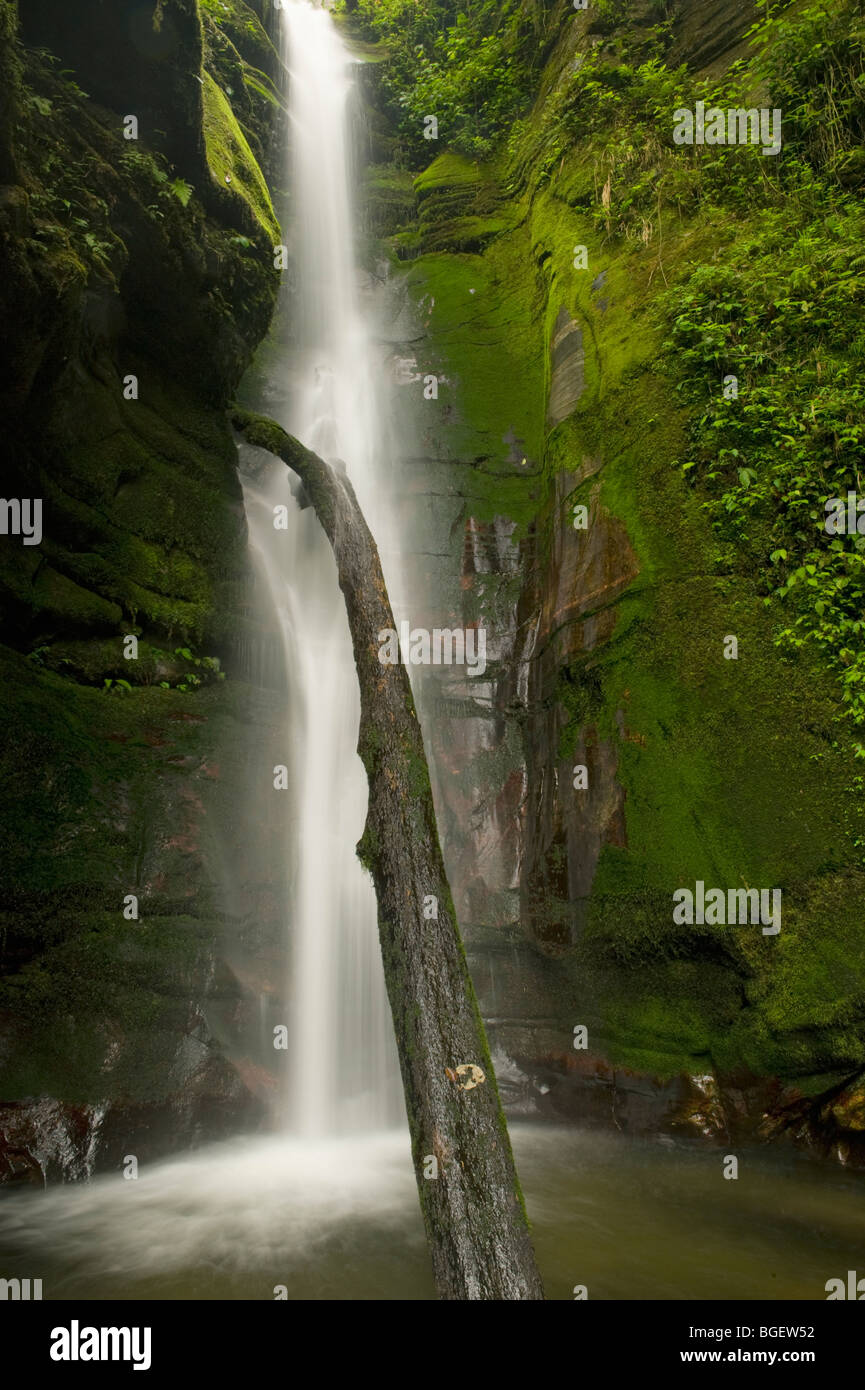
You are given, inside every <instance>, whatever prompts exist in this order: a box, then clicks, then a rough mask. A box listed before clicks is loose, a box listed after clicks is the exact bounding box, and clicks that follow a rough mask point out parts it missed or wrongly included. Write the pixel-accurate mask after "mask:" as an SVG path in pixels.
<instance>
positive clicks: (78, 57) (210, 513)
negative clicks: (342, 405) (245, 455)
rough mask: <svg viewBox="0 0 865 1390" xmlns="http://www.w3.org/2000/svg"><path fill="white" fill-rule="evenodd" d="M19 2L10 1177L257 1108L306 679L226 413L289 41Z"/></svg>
mask: <svg viewBox="0 0 865 1390" xmlns="http://www.w3.org/2000/svg"><path fill="white" fill-rule="evenodd" d="M21 10H22V26H23V27H22V30H21V32H20V34H17V35H16V29H15V23H14V12H15V7H14V6H13V5H11V4H9V3H8V0H4V3H3V5H2V10H0V17H2V25H0V32H2V37H3V43H4V46H3V50H2V55H0V62H2V68H3V72H4V74H6V75H7V76H8V77H9V79H10V81H9V83H8V84H7V85H5V90H4V101H6V102H7V103H8V107H9V111H10V115H11V124H10V127H9V129H11V133H12V139H11V142H10V144H9V145H8V146H7V147H6V149H5V152H4V153H3V154H2V160H0V162H2V166H3V167H2V177H3V178H4V179H5V180H7V186H6V187H5V188H4V189H3V190H2V194H0V255H2V259H3V273H2V290H0V296H2V312H3V318H4V322H5V323H6V325H7V343H8V346H9V349H10V363H11V366H10V368H9V369H7V370H6V371H5V372H4V373H3V382H2V395H3V400H2V410H3V422H4V429H5V433H6V442H7V445H8V446H10V458H11V465H10V468H9V470H8V472H7V477H6V479H5V491H6V495H7V496H14V497H18V498H34V497H38V498H40V499H41V500H42V524H43V532H44V534H43V538H42V543H41V545H38V546H34V547H24V546H22V545H21V540H20V538H19V537H16V536H4V537H3V538H2V544H0V639H2V646H0V666H2V674H3V686H4V701H3V716H2V718H3V736H2V778H0V781H2V803H3V804H2V821H3V836H2V840H3V845H4V848H3V855H2V878H3V882H4V887H5V890H6V892H5V895H4V907H3V916H2V922H0V967H2V979H0V1075H2V1083H0V1181H4V1180H15V1181H18V1180H22V1179H23V1180H25V1181H29V1180H31V1178H34V1177H36V1178H39V1180H42V1178H45V1179H48V1180H52V1179H55V1178H57V1177H58V1176H61V1175H63V1176H66V1177H72V1176H77V1175H81V1174H82V1173H83V1172H84V1171H86V1170H89V1169H90V1168H92V1167H94V1166H95V1167H96V1168H99V1167H101V1166H114V1165H116V1164H117V1163H119V1162H120V1161H121V1159H122V1157H123V1154H124V1153H129V1152H133V1153H136V1154H137V1156H138V1157H139V1158H140V1159H147V1158H151V1157H155V1156H158V1155H159V1154H160V1153H163V1152H166V1151H168V1150H170V1149H173V1148H181V1147H185V1146H188V1145H189V1144H190V1143H194V1142H196V1141H197V1140H198V1139H200V1138H202V1137H205V1136H207V1135H208V1134H212V1133H215V1132H219V1133H221V1132H224V1131H225V1129H226V1128H239V1127H248V1126H250V1125H252V1124H257V1123H260V1122H261V1121H262V1118H263V1117H264V1116H265V1115H266V1114H267V1112H268V1106H269V1100H270V1097H271V1095H272V1091H273V1086H274V1082H273V1078H272V1077H271V1076H270V1075H269V1073H268V1071H267V1069H266V1063H267V1055H266V1053H265V1052H264V1051H263V1050H262V1049H263V1042H262V1020H264V1021H265V1022H266V1021H267V1019H268V1017H269V1015H268V1009H269V1007H270V1001H272V1000H273V999H274V998H275V995H276V992H275V990H274V986H273V983H272V982H273V980H274V979H280V978H281V975H282V966H281V963H280V962H279V961H278V959H277V956H278V946H277V942H276V930H277V929H276V925H275V924H276V920H277V916H278V913H277V908H276V901H277V899H278V895H279V885H280V876H279V871H278V870H276V871H275V870H274V868H273V866H274V865H278V864H279V863H280V862H281V857H280V856H279V855H278V854H277V853H276V847H277V845H278V842H279V835H280V826H279V823H278V819H275V818H274V817H273V816H272V815H271V814H270V813H269V811H268V810H267V809H266V808H264V807H262V806H256V804H255V803H253V804H251V805H250V807H249V812H248V816H247V817H246V823H247V825H248V828H249V829H248V833H249V837H250V838H249V841H248V842H247V841H245V838H244V836H245V833H246V832H245V831H244V830H243V829H242V827H241V826H239V825H238V824H237V822H236V813H237V808H238V806H242V805H244V804H245V800H246V791H245V787H246V778H247V768H248V767H249V766H250V765H251V762H252V763H254V759H255V757H256V748H257V746H258V736H259V735H260V734H261V732H262V731H263V730H264V729H266V728H267V726H268V725H269V724H270V723H272V722H273V721H274V720H275V718H276V717H277V711H278V707H279V702H280V699H281V692H279V691H275V690H270V691H268V690H261V691H257V692H256V691H252V690H249V689H248V688H247V687H246V686H245V685H244V681H246V680H248V679H249V677H250V674H251V672H252V669H253V666H254V665H255V662H254V660H253V657H254V653H255V651H256V649H257V646H260V635H259V634H258V633H257V632H256V631H255V629H254V627H253V626H252V624H251V622H250V621H249V619H248V617H247V612H246V604H247V595H248V584H249V582H250V580H249V576H248V574H247V571H246V529H245V522H244V515H243V506H242V499H241V494H240V488H239V484H238V481H237V476H236V472H235V462H236V451H235V447H234V443H233V438H232V435H231V432H230V428H229V426H228V425H227V423H226V421H225V416H224V403H225V401H226V400H227V398H228V397H229V395H230V394H231V393H233V392H234V390H235V388H236V385H237V382H238V380H239V378H240V375H241V373H242V372H243V371H244V369H245V367H246V365H247V364H248V362H249V360H250V357H251V355H252V352H253V350H254V348H255V346H256V344H257V343H258V341H259V340H260V339H261V337H262V335H263V334H264V333H265V331H266V329H267V326H268V323H269V319H270V315H271V311H272V308H273V305H274V302H275V297H276V289H277V280H278V275H277V274H276V273H275V271H274V269H273V249H272V248H273V244H274V242H275V241H278V239H279V237H278V226H277V223H276V220H275V218H274V215H273V210H272V208H271V206H270V201H269V197H268V195H267V191H266V187H265V185H264V181H263V177H262V173H261V170H260V169H259V167H258V163H257V161H256V157H255V154H254V152H253V145H254V146H255V147H256V149H257V151H258V153H259V154H260V156H261V158H262V159H265V157H266V154H267V149H266V146H265V137H266V139H267V140H268V141H271V140H272V139H274V138H275V136H276V133H277V129H278V123H277V122H276V121H275V120H273V118H272V116H273V111H274V109H275V104H277V103H278V94H277V90H276V86H275V85H274V83H275V81H276V80H277V79H278V76H279V60H278V57H277V54H276V52H275V50H274V48H273V46H272V44H271V42H270V39H269V38H268V35H267V33H266V31H265V29H264V28H263V26H262V23H261V18H260V16H261V15H262V14H265V11H264V10H263V9H261V7H259V12H258V14H257V13H256V12H255V10H253V9H250V8H248V7H246V6H245V5H243V4H241V3H236V4H233V5H231V6H230V7H228V8H227V9H226V8H223V9H221V10H220V15H222V14H225V17H226V23H225V25H224V26H223V25H222V23H221V20H218V19H217V18H215V17H214V16H213V14H212V13H211V10H212V7H208V8H207V11H206V13H205V16H204V21H203V20H202V13H201V12H200V10H199V7H198V5H197V4H196V3H195V0H160V3H159V4H156V3H155V0H150V3H147V0H122V3H118V4H113V5H110V6H105V5H104V4H102V3H96V0H93V3H90V0H87V3H83V4H81V5H77V6H74V7H70V6H68V5H65V4H59V3H55V0H35V2H34V3H33V4H32V5H30V4H28V5H26V6H22V7H21ZM73 11H74V12H73ZM229 11H230V13H229ZM265 17H266V15H265ZM238 29H242V37H241V38H240V42H241V47H242V48H243V53H241V52H240V51H239V50H238V48H237V47H236V46H235V44H234V42H233V39H232V34H233V33H236V31H237V30H238ZM229 67H230V68H231V69H232V71H233V72H236V73H237V75H238V79H239V80H238V81H237V91H236V93H235V97H236V102H237V113H236V114H235V112H234V111H233V110H232V107H231V105H230V103H229V97H228V95H227V94H226V92H225V91H224V90H223V88H224V86H226V85H230V84H229V83H228V80H227V78H226V76H225V73H226V70H227V69H228V68H229ZM60 69H65V70H66V72H67V76H68V73H69V70H72V77H73V79H74V83H75V85H70V82H69V81H67V80H64V79H62V78H60V77H58V76H57V73H58V71H59V70H60ZM130 115H133V116H135V117H136V119H137V122H138V126H137V136H138V138H137V139H131V138H126V137H127V133H129V132H130V131H131V129H132V127H130V126H129V125H128V123H126V122H125V120H124V118H126V117H128V116H130ZM130 638H135V639H137V654H136V653H135V652H134V650H132V649H131V648H130V645H129V639H130ZM220 667H221V668H222V669H221V670H220ZM225 670H227V672H228V677H229V679H228V680H227V681H223V680H222V679H221V678H220V677H221V675H222V674H223V673H224V671H225ZM134 899H137V909H136V907H135V906H134V905H133V900H134ZM136 911H137V916H136ZM37 1097H43V1099H34V1098H37ZM55 1131H56V1133H55ZM52 1134H53V1135H54V1137H53V1138H52Z"/></svg>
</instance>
